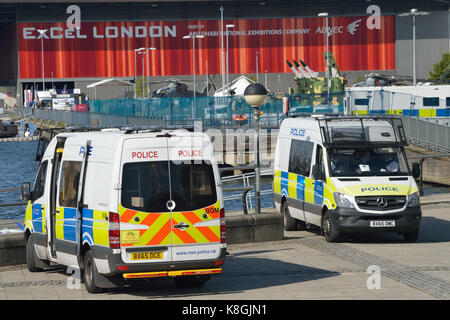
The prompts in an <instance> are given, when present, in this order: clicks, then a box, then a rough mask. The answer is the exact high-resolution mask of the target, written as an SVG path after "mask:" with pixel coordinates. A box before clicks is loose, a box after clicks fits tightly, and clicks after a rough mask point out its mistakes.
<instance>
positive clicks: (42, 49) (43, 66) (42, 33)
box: [37, 29, 47, 91]
mask: <svg viewBox="0 0 450 320" xmlns="http://www.w3.org/2000/svg"><path fill="white" fill-rule="evenodd" d="M37 31H38V32H39V34H40V35H41V55H42V91H45V72H44V69H45V64H44V36H43V35H44V34H45V33H46V32H47V29H38V30H37Z"/></svg>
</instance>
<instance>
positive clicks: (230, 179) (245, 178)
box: [219, 165, 273, 214]
mask: <svg viewBox="0 0 450 320" xmlns="http://www.w3.org/2000/svg"><path fill="white" fill-rule="evenodd" d="M261 167H267V166H266V165H261ZM254 169H255V167H254V166H239V167H228V168H220V169H219V171H220V172H225V171H234V170H254ZM260 174H261V177H263V176H272V175H273V169H265V170H261V173H260ZM252 179H255V172H254V171H251V172H246V173H245V172H244V173H241V174H237V175H232V176H225V177H222V179H221V181H222V186H223V185H224V184H231V183H233V184H235V183H239V182H240V183H241V184H242V187H228V188H222V191H223V192H237V191H243V192H242V194H234V195H229V196H226V197H224V200H225V201H228V200H238V199H242V209H243V211H244V214H248V210H252V209H253V205H252V199H253V198H254V197H255V192H254V191H253V192H252V190H255V184H254V183H252V181H251V180H252ZM272 193H273V190H272V189H271V190H262V191H261V192H260V195H261V196H263V195H269V194H272Z"/></svg>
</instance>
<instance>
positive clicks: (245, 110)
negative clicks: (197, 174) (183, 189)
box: [91, 93, 344, 121]
mask: <svg viewBox="0 0 450 320" xmlns="http://www.w3.org/2000/svg"><path fill="white" fill-rule="evenodd" d="M287 97H288V98H289V103H290V110H291V111H292V112H295V113H297V112H308V113H314V112H319V113H328V112H342V111H343V98H344V93H330V105H328V103H327V94H326V93H325V94H323V93H322V94H302V95H290V96H287ZM260 110H261V111H262V112H263V114H265V115H274V116H276V115H280V114H282V113H283V100H282V99H281V98H277V97H275V96H268V98H267V100H266V103H265V104H264V105H262V106H261V108H260ZM91 111H92V112H97V113H106V114H114V115H122V116H135V117H144V118H160V119H166V120H173V121H176V120H187V119H192V118H194V119H231V118H232V117H233V116H234V115H246V116H247V117H248V118H249V117H250V118H251V115H252V113H253V111H252V108H251V106H250V105H249V104H247V103H246V102H245V99H244V97H242V96H239V97H231V96H230V97H196V98H195V99H194V98H191V97H177V98H151V99H114V100H94V101H91Z"/></svg>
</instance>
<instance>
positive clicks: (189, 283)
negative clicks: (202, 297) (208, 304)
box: [173, 275, 211, 288]
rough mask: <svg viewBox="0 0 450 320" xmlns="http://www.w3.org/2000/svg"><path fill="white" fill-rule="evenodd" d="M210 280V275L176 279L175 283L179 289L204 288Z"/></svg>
mask: <svg viewBox="0 0 450 320" xmlns="http://www.w3.org/2000/svg"><path fill="white" fill-rule="evenodd" d="M209 279H211V276H210V275H204V276H186V277H175V278H174V279H173V281H174V282H175V285H176V286H177V287H184V288H185V287H202V286H203V285H204V284H205V283H206V282H207V281H208V280H209Z"/></svg>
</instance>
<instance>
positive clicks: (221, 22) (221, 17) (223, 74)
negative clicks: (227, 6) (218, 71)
mask: <svg viewBox="0 0 450 320" xmlns="http://www.w3.org/2000/svg"><path fill="white" fill-rule="evenodd" d="M220 41H221V51H222V52H221V56H222V88H225V57H224V52H223V6H220Z"/></svg>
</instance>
